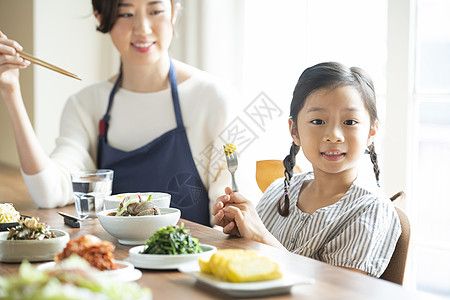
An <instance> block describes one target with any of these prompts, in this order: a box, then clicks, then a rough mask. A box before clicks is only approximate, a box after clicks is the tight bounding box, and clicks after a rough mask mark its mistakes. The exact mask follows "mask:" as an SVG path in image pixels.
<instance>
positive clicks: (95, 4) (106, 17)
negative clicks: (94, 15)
mask: <svg viewBox="0 0 450 300" xmlns="http://www.w3.org/2000/svg"><path fill="white" fill-rule="evenodd" d="M170 2H171V4H172V16H173V11H174V7H175V4H177V3H178V2H180V1H179V0H170ZM118 7H119V0H92V8H93V10H94V11H97V12H98V14H99V15H101V23H100V25H99V26H97V30H98V31H100V32H102V33H107V32H109V31H110V30H111V28H112V27H113V26H114V23H116V20H117V8H118Z"/></svg>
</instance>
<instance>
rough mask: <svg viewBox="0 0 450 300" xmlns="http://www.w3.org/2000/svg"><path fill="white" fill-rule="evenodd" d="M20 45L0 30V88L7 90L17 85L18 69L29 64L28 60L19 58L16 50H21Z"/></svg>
mask: <svg viewBox="0 0 450 300" xmlns="http://www.w3.org/2000/svg"><path fill="white" fill-rule="evenodd" d="M22 49H23V48H22V46H21V45H19V44H18V43H17V42H16V41H13V40H9V39H8V37H7V36H6V35H5V34H4V33H3V32H1V31H0V90H1V91H8V90H12V89H14V88H17V87H18V86H19V69H24V68H26V67H28V66H29V65H30V62H29V61H26V60H24V59H23V58H21V57H20V56H19V54H18V52H17V51H22Z"/></svg>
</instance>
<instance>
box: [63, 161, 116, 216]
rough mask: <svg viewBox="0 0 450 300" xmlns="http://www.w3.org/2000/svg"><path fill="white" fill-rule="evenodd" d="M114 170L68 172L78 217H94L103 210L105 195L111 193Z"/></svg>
mask: <svg viewBox="0 0 450 300" xmlns="http://www.w3.org/2000/svg"><path fill="white" fill-rule="evenodd" d="M113 176H114V171H113V170H108V169H100V170H88V171H76V172H72V173H70V178H71V180H72V187H73V196H74V200H75V208H76V210H77V214H78V217H80V218H88V219H92V218H96V217H97V213H98V212H99V211H102V210H103V203H104V200H105V197H106V196H109V195H111V192H112V182H113Z"/></svg>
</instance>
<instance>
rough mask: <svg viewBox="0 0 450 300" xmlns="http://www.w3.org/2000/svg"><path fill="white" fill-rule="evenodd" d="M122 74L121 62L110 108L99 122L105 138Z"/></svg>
mask: <svg viewBox="0 0 450 300" xmlns="http://www.w3.org/2000/svg"><path fill="white" fill-rule="evenodd" d="M122 76H123V71H122V64H120V71H119V76H117V79H116V82H114V86H113V88H112V90H111V93H110V94H109V101H108V108H107V109H106V113H105V115H104V116H103V118H102V119H101V120H100V123H99V134H100V135H101V136H104V137H105V138H106V132H107V131H108V125H109V111H110V110H111V107H112V103H113V100H114V96H115V95H116V93H117V90H118V88H119V85H120V82H121V81H122Z"/></svg>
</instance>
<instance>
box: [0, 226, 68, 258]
mask: <svg viewBox="0 0 450 300" xmlns="http://www.w3.org/2000/svg"><path fill="white" fill-rule="evenodd" d="M50 230H51V231H52V232H53V234H54V236H55V237H54V238H51V239H43V240H7V238H8V233H9V232H0V261H1V262H22V261H23V260H25V259H26V260H28V261H29V262H37V261H46V260H47V261H48V260H53V258H54V257H55V255H56V253H58V252H61V251H62V250H63V249H64V247H65V246H66V244H67V242H68V241H69V239H70V237H69V234H68V233H67V232H65V231H63V230H59V229H50Z"/></svg>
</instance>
